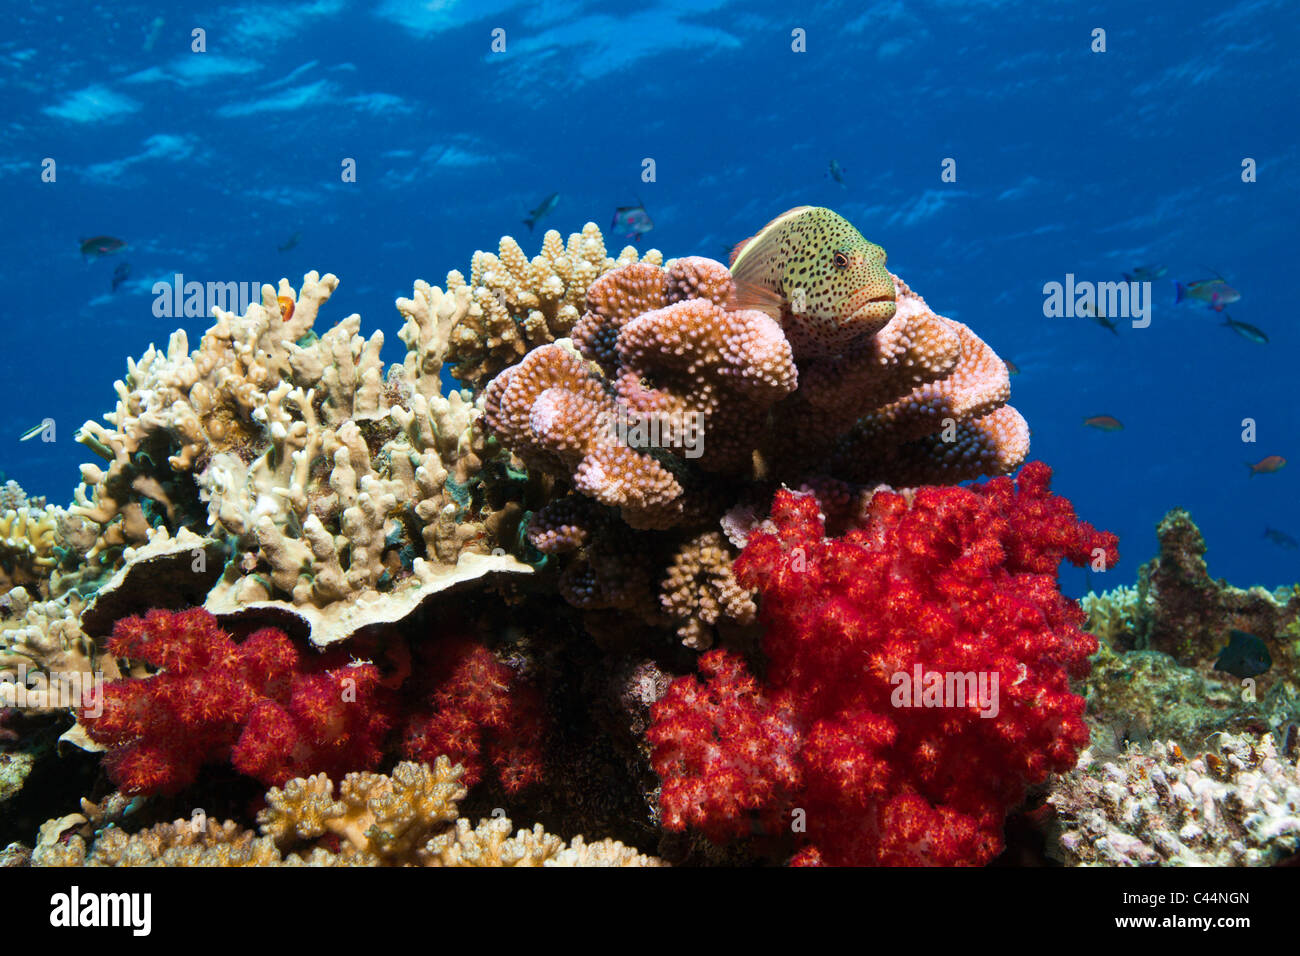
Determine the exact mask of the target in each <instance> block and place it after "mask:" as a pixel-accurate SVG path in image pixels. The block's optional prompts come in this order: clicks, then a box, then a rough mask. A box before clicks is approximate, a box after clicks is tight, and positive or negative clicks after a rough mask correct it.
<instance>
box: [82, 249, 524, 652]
mask: <svg viewBox="0 0 1300 956" xmlns="http://www.w3.org/2000/svg"><path fill="white" fill-rule="evenodd" d="M337 285H338V280H337V279H336V278H335V277H334V276H333V275H328V274H327V275H325V276H323V277H322V276H319V275H318V274H317V273H315V272H312V273H309V274H308V275H306V276H305V277H304V280H303V284H302V287H301V289H299V290H298V291H297V292H296V293H295V292H294V290H293V289H292V288H291V287H290V286H289V284H288V282H287V281H286V280H281V282H280V287H279V289H278V290H277V289H275V288H273V287H271V286H269V285H268V286H263V288H262V301H261V302H260V303H255V304H253V305H250V306H249V308H248V309H247V310H246V312H245V313H244V314H243V315H237V314H235V313H233V312H227V311H224V310H220V309H217V310H214V315H215V324H214V325H213V326H212V327H211V328H210V329H209V330H208V331H207V332H206V333H204V335H203V338H202V340H201V341H200V343H199V347H198V348H197V349H195V350H194V351H192V352H191V351H190V349H189V345H188V341H187V338H186V336H185V333H184V332H183V331H177V332H176V333H174V334H173V336H172V339H171V342H170V344H169V346H168V349H167V351H166V353H165V354H164V353H162V352H159V351H157V350H156V349H153V348H150V349H149V350H148V351H147V352H146V353H145V355H144V357H143V358H142V359H141V360H140V361H139V362H138V363H136V362H132V363H129V370H128V374H127V377H126V379H125V380H124V381H119V382H118V383H116V389H117V392H118V404H117V408H116V409H115V410H114V411H113V412H111V413H109V414H108V415H106V416H105V418H106V420H107V423H108V424H107V426H104V425H99V424H96V423H94V422H87V423H86V425H85V426H83V428H82V430H81V431H80V432H79V434H78V438H79V440H81V441H82V442H83V443H85V444H87V445H88V446H89V447H91V448H92V449H94V450H95V451H97V452H98V453H99V454H100V456H101V457H103V458H105V459H106V461H107V466H106V467H104V466H99V465H86V466H83V469H82V475H83V479H84V481H85V484H86V486H87V487H88V488H89V489H90V491H89V493H88V494H87V493H86V492H84V491H82V490H80V489H79V490H78V495H77V503H76V505H75V506H74V508H73V511H74V512H75V513H76V514H78V515H80V516H82V517H84V518H86V519H88V520H90V521H93V522H95V523H96V524H97V526H98V528H99V537H98V540H97V542H96V544H95V545H94V547H92V549H91V551H90V554H89V555H88V557H89V558H96V557H99V556H100V555H101V554H102V555H103V556H104V558H103V559H105V560H109V561H111V562H112V563H113V566H115V567H120V566H121V564H122V563H123V562H124V560H125V558H124V557H123V555H124V554H125V553H126V549H127V548H129V547H131V546H138V545H141V544H144V543H146V542H147V541H149V540H151V539H153V538H155V537H157V536H158V535H160V534H167V533H168V531H169V530H170V531H176V530H177V529H180V528H184V527H189V528H193V529H201V528H202V527H203V526H204V525H206V526H207V528H208V530H207V532H206V533H207V535H208V537H209V538H211V539H214V540H217V541H220V542H222V544H223V547H224V548H225V549H226V551H227V553H228V560H227V562H226V566H225V570H224V573H223V574H222V576H221V578H220V580H219V581H218V582H217V584H216V585H215V587H213V589H212V591H211V593H210V594H209V595H208V597H207V600H206V601H205V605H206V606H207V607H208V609H209V610H211V611H213V612H214V613H219V614H220V613H232V612H234V611H236V610H239V609H244V608H248V607H258V606H267V605H273V606H278V607H281V608H284V609H287V610H290V611H292V612H294V613H297V614H298V615H299V616H300V617H302V618H304V619H305V620H306V621H307V623H308V625H309V626H310V628H311V634H312V639H313V640H314V641H316V642H317V643H320V644H324V643H329V642H331V641H336V640H341V639H344V638H346V637H347V636H348V635H349V634H350V633H352V631H353V630H355V629H356V627H358V626H361V625H362V624H364V623H369V622H371V621H373V620H385V621H391V620H396V619H398V618H400V617H401V616H403V615H404V614H406V613H409V612H410V610H412V609H413V608H414V607H415V606H417V605H418V604H419V603H421V601H423V600H424V599H425V598H426V597H428V596H429V595H430V594H433V593H435V592H437V591H440V590H443V589H445V588H447V587H450V586H452V585H456V584H460V583H462V582H464V581H468V580H471V579H474V578H478V577H482V576H483V575H486V574H489V573H494V572H521V571H527V570H529V569H528V568H527V566H526V565H523V564H521V563H520V562H518V561H517V560H515V559H514V558H512V557H510V556H509V555H507V554H505V553H503V552H502V550H501V549H499V548H496V545H497V542H496V541H494V540H493V539H492V533H493V531H494V530H496V529H497V528H498V527H499V526H500V525H501V524H502V523H503V516H502V515H500V514H494V513H493V512H492V509H490V508H488V507H487V506H486V505H485V504H484V502H483V500H482V499H483V495H481V494H480V495H478V496H477V500H475V496H474V494H473V489H472V488H471V484H472V483H473V482H474V481H475V480H477V479H478V477H479V474H480V471H481V469H482V468H483V464H484V458H485V457H487V456H488V455H489V454H500V452H499V450H498V449H496V447H495V445H494V444H492V443H491V442H490V441H489V440H488V439H487V438H486V436H484V435H482V434H481V433H480V432H479V431H477V430H476V427H475V419H476V417H477V415H478V414H479V413H478V412H477V410H476V409H475V408H474V407H473V406H472V405H471V404H470V403H469V402H468V401H467V397H466V396H465V395H462V394H461V393H459V392H453V393H452V394H451V395H448V396H443V395H442V394H441V389H440V384H439V381H440V379H439V377H440V372H441V368H442V362H443V356H444V353H445V351H446V349H447V347H448V341H449V337H450V333H451V330H452V329H453V328H454V327H455V326H456V324H457V323H458V322H460V321H462V320H464V319H465V317H466V315H467V314H468V312H469V310H470V305H471V303H470V295H469V292H468V290H467V289H465V288H460V289H453V290H451V291H450V292H447V293H444V292H443V291H442V290H440V289H436V288H433V287H431V286H429V285H428V284H427V283H424V282H418V283H416V286H415V290H414V293H413V295H412V297H411V298H409V299H399V300H398V303H397V306H398V310H399V312H400V313H401V314H402V315H403V317H404V319H405V322H404V325H403V327H402V329H401V331H400V332H399V333H398V334H399V337H400V338H401V339H402V341H403V342H404V344H405V345H406V347H407V354H406V357H405V360H404V361H403V363H402V364H401V365H397V366H394V367H393V368H391V369H389V370H388V373H387V375H385V369H384V366H383V363H382V361H381V359H380V351H381V349H382V347H383V342H384V336H383V333H382V332H379V331H376V332H375V333H373V334H372V335H371V336H370V337H369V338H365V337H363V336H362V335H361V332H360V328H361V320H360V317H359V316H357V315H351V316H348V317H347V318H345V319H343V320H342V321H341V322H339V323H338V324H337V325H334V326H333V327H331V328H328V329H326V330H325V331H324V332H323V333H321V334H319V335H317V334H316V333H315V332H313V331H312V327H313V325H314V324H315V321H316V319H317V316H318V313H319V310H320V308H321V307H322V306H323V305H324V304H325V303H326V302H327V301H328V299H329V297H330V295H331V294H332V293H333V291H334V289H335V288H336V287H337ZM286 298H287V299H290V300H295V306H294V308H293V310H292V312H288V311H287V310H286V311H284V312H282V310H281V307H280V300H283V299H286ZM515 520H516V521H517V520H518V518H516V519H515ZM507 530H508V529H507ZM494 550H496V551H497V553H495V554H494V553H493V551H494Z"/></svg>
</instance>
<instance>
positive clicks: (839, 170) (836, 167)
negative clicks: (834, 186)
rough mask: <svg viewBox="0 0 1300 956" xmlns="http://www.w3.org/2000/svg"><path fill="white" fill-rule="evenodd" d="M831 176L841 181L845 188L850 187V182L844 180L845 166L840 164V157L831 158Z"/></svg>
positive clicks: (838, 181)
mask: <svg viewBox="0 0 1300 956" xmlns="http://www.w3.org/2000/svg"><path fill="white" fill-rule="evenodd" d="M830 177H831V179H833V180H835V181H836V182H837V183H839V184H840V185H841V186H842V187H843V188H845V189H848V188H849V187H848V184H847V183H845V182H844V167H843V166H841V165H840V161H839V160H838V159H832V160H831V169H830Z"/></svg>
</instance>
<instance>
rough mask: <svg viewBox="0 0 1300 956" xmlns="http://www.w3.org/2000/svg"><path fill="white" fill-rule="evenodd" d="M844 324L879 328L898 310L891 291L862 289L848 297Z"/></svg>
mask: <svg viewBox="0 0 1300 956" xmlns="http://www.w3.org/2000/svg"><path fill="white" fill-rule="evenodd" d="M846 305H847V308H846V309H845V312H846V313H847V318H846V321H845V324H846V325H854V326H875V328H876V329H877V330H878V329H881V328H883V327H884V326H885V324H886V323H887V322H889V320H890V319H892V318H893V317H894V313H895V312H896V311H897V310H898V303H897V302H896V301H895V298H894V293H893V291H892V290H891V291H889V292H887V293H877V292H876V291H875V290H874V289H864V290H863V291H861V292H859V293H857V294H856V295H854V296H852V297H850V298H849V300H848V302H847V303H846Z"/></svg>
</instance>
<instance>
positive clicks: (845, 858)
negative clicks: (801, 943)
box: [648, 463, 1118, 865]
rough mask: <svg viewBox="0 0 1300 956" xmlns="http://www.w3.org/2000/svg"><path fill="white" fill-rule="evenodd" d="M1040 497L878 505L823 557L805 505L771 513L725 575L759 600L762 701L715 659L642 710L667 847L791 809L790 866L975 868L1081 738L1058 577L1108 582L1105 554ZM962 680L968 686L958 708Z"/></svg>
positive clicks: (1068, 609)
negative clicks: (1079, 570) (692, 830)
mask: <svg viewBox="0 0 1300 956" xmlns="http://www.w3.org/2000/svg"><path fill="white" fill-rule="evenodd" d="M1050 476H1051V472H1050V469H1048V468H1047V466H1046V465H1043V464H1041V463H1034V464H1030V465H1027V466H1026V467H1025V468H1024V469H1023V471H1022V472H1021V474H1020V478H1019V483H1018V488H1017V486H1015V485H1013V483H1012V482H1011V480H1010V479H1009V478H998V479H994V480H993V481H990V482H988V483H987V484H984V485H981V486H976V487H974V488H957V487H951V488H929V487H927V488H921V489H918V490H917V491H916V493H915V495H914V496H913V498H912V501H911V504H910V505H909V504H908V502H907V500H906V499H905V498H903V497H902V496H901V495H898V494H894V493H892V492H879V493H877V494H875V495H874V496H873V497H872V498H871V500H870V502H869V504H868V505H867V507H866V508H865V509H864V512H863V514H862V515H861V516H860V519H859V521H858V522H857V527H856V528H854V529H853V530H850V531H849V532H848V533H847V534H845V535H844V536H843V537H842V538H837V539H827V538H826V537H825V536H824V531H825V528H824V519H823V518H822V516H821V514H820V510H819V507H818V503H817V501H816V499H815V498H813V497H811V496H800V495H796V494H793V493H791V492H788V491H782V492H780V493H778V494H777V496H776V500H775V501H774V503H773V510H772V526H773V530H770V531H765V532H760V533H757V534H755V535H753V536H752V537H751V539H750V542H749V544H748V546H747V547H746V548H745V550H744V552H743V553H742V554H741V556H740V557H739V558H738V559H737V561H736V564H735V572H736V576H737V578H738V580H740V581H741V583H743V584H744V585H746V586H747V587H753V588H758V589H759V591H760V592H761V594H762V614H763V620H764V622H765V623H766V625H767V632H766V636H765V640H764V645H763V646H764V651H765V653H766V656H767V660H768V668H767V673H766V680H765V684H764V686H763V687H762V688H761V689H760V688H758V687H756V686H755V685H754V683H753V679H752V678H750V677H748V675H747V674H746V673H745V672H744V665H743V663H742V662H741V661H740V659H739V658H736V657H734V656H731V655H729V654H727V653H726V652H723V651H714V652H711V653H710V654H708V655H705V657H703V658H701V671H702V672H703V673H704V675H705V677H706V682H705V683H704V684H703V685H702V684H700V682H699V681H698V680H696V678H694V677H686V678H682V679H680V680H678V681H676V682H674V684H673V685H672V687H671V688H670V689H669V691H668V694H667V695H666V696H665V697H664V698H663V700H661V701H660V702H659V703H657V704H656V705H655V708H654V712H653V717H654V724H653V726H652V727H651V729H650V732H649V735H648V736H649V739H650V742H651V743H652V745H653V746H654V751H653V757H652V760H653V764H654V767H655V770H656V771H657V772H658V773H659V775H660V776H661V778H662V779H663V782H664V786H663V792H662V797H661V808H662V810H663V818H664V824H665V826H668V827H669V828H672V829H681V828H683V827H685V826H686V825H688V824H691V825H694V826H697V827H699V828H700V829H702V830H703V831H704V832H706V833H708V834H709V835H711V836H714V837H726V836H733V835H736V834H739V833H742V832H744V831H745V830H746V828H747V827H748V826H749V825H750V823H751V822H752V823H754V824H757V825H760V826H762V827H764V828H767V829H768V830H771V828H772V827H773V825H774V821H775V820H777V819H780V818H781V817H783V816H785V815H786V814H789V813H791V812H792V811H793V810H795V809H796V808H797V809H799V810H802V811H803V814H802V815H801V818H802V819H805V820H806V829H807V832H806V833H804V834H802V836H800V837H799V840H800V842H801V843H802V844H803V846H802V848H801V850H800V852H799V853H798V854H797V856H796V858H795V860H794V861H792V862H796V863H800V864H810V863H830V864H886V865H898V864H932V865H952V864H959V863H968V864H982V863H985V862H987V861H988V860H990V859H991V858H992V857H993V856H995V855H996V854H997V853H998V852H999V850H1000V848H1001V842H1002V838H1001V829H1002V823H1003V820H1004V818H1005V816H1006V813H1007V811H1008V810H1009V809H1010V808H1012V807H1014V806H1015V804H1016V803H1018V802H1019V801H1020V800H1021V799H1023V796H1024V793H1025V789H1026V787H1027V786H1028V785H1029V784H1032V783H1036V782H1039V781H1041V780H1043V779H1044V778H1045V777H1046V775H1047V774H1048V773H1049V772H1052V771H1063V770H1066V769H1068V768H1069V767H1071V766H1072V765H1073V763H1074V760H1075V758H1076V756H1077V754H1078V751H1079V749H1080V748H1081V747H1082V746H1083V745H1084V744H1085V743H1086V742H1087V738H1088V733H1087V729H1086V727H1085V726H1084V723H1083V720H1082V714H1083V703H1084V702H1083V700H1082V698H1080V697H1078V696H1076V695H1074V694H1072V693H1071V692H1070V688H1069V677H1070V676H1075V677H1079V676H1082V675H1083V674H1085V673H1086V671H1087V668H1088V657H1089V656H1090V655H1091V654H1092V653H1093V652H1094V651H1095V650H1096V641H1095V640H1094V639H1093V638H1092V637H1091V635H1088V634H1086V633H1084V632H1083V631H1081V630H1080V629H1079V625H1080V624H1081V623H1082V622H1083V614H1082V612H1081V611H1080V610H1079V608H1078V606H1077V605H1076V604H1075V603H1074V602H1073V601H1070V600H1068V599H1067V598H1065V597H1063V596H1062V595H1061V594H1060V592H1059V590H1058V589H1057V581H1056V571H1057V568H1058V566H1059V564H1060V562H1061V560H1062V559H1068V560H1070V561H1072V562H1074V563H1076V564H1082V563H1085V562H1089V561H1093V560H1095V559H1096V558H1097V557H1101V558H1102V560H1104V562H1105V563H1106V566H1107V567H1109V566H1111V565H1113V564H1114V563H1115V562H1116V561H1117V560H1118V554H1117V551H1116V539H1115V537H1114V535H1111V534H1108V533H1102V532H1098V531H1096V530H1095V529H1094V528H1092V527H1091V526H1090V525H1087V524H1084V523H1081V522H1079V521H1078V520H1077V519H1076V517H1075V514H1074V510H1073V508H1072V507H1071V505H1070V503H1069V502H1068V501H1067V500H1065V499H1064V498H1060V497H1058V496H1055V495H1052V494H1051V493H1050V492H1049V490H1048V484H1049V480H1050ZM935 674H937V675H941V680H942V683H940V684H939V685H938V687H937V688H936V687H935V685H934V681H935V679H936V678H934V677H932V676H931V675H935ZM961 675H970V676H971V677H973V678H976V679H978V678H979V677H980V675H983V677H984V678H985V679H986V680H987V682H988V683H987V684H985V685H984V687H983V688H982V689H980V688H979V685H978V683H976V684H973V685H971V688H970V689H971V691H972V694H971V697H970V698H969V699H966V700H965V701H964V703H963V702H961V698H962V697H964V696H965V695H964V693H963V694H960V695H959V694H957V693H956V690H957V689H958V686H959V685H960V686H961V689H962V690H963V691H964V690H965V688H966V685H965V682H964V680H963V679H962V677H961ZM918 676H920V678H921V680H920V681H918V684H919V686H918V688H917V691H916V695H915V696H913V695H912V692H911V689H910V684H911V682H912V681H913V680H914V679H915V678H917V677H918ZM995 676H996V679H997V684H996V685H994V684H993V683H992V681H993V679H994V677H995ZM923 688H924V692H923ZM945 688H946V689H947V691H948V699H946V700H945V699H944V698H943V696H942V692H943V691H944V690H945ZM994 688H996V693H995V692H994ZM931 692H933V696H930V695H931ZM917 704H921V705H922V706H916V705H917ZM935 704H939V705H940V706H935ZM994 704H996V706H997V713H996V716H982V712H983V713H984V714H989V713H991V712H992V710H993V706H994Z"/></svg>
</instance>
